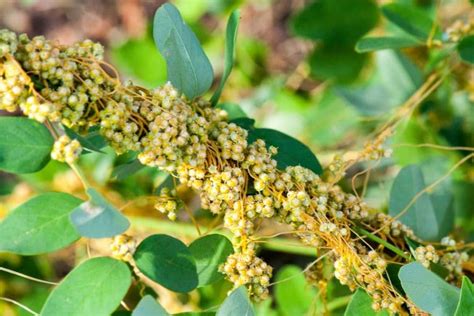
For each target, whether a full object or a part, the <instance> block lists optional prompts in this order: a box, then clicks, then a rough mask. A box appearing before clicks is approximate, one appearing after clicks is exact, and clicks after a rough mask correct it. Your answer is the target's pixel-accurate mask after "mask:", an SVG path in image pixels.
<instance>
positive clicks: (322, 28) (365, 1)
mask: <svg viewBox="0 0 474 316" xmlns="http://www.w3.org/2000/svg"><path fill="white" fill-rule="evenodd" d="M341 8H350V10H341ZM378 17H379V13H378V9H377V4H376V3H375V1H373V0H358V1H354V0H338V1H334V0H319V1H314V2H312V3H311V4H309V5H307V6H305V7H304V9H303V10H302V11H300V12H299V13H298V14H296V15H295V16H294V17H293V18H292V21H291V28H292V30H293V32H294V33H295V34H297V35H299V36H304V37H307V38H310V39H313V40H322V41H324V42H325V43H326V44H330V43H332V44H335V45H338V46H339V47H342V46H345V47H348V46H352V47H353V45H354V44H355V42H356V41H357V39H359V38H360V37H361V36H362V35H364V34H365V33H367V32H368V31H369V30H370V29H371V28H373V27H374V26H375V25H376V23H377V20H378Z"/></svg>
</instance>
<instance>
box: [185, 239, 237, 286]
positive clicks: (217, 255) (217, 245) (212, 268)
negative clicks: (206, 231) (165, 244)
mask: <svg viewBox="0 0 474 316" xmlns="http://www.w3.org/2000/svg"><path fill="white" fill-rule="evenodd" d="M233 250H234V249H233V247H232V243H231V242H230V241H229V239H227V237H225V236H223V235H219V234H212V235H207V236H204V237H201V238H198V239H196V240H195V241H193V242H192V243H191V244H190V245H189V251H191V254H192V255H193V257H194V260H195V261H196V268H197V274H198V279H199V286H204V285H207V284H211V283H214V282H216V281H219V280H221V279H222V278H223V275H222V274H221V273H220V272H219V271H218V268H219V266H220V265H221V264H222V263H224V261H225V260H226V258H227V257H228V256H229V255H230V254H231V253H232V252H233Z"/></svg>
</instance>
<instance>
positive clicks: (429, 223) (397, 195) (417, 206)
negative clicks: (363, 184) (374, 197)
mask: <svg viewBox="0 0 474 316" xmlns="http://www.w3.org/2000/svg"><path fill="white" fill-rule="evenodd" d="M425 187H426V183H425V179H424V177H423V173H422V171H421V169H420V168H419V167H418V166H416V165H411V166H407V167H404V168H403V169H402V170H401V171H400V173H399V174H398V175H397V177H396V178H395V181H394V182H393V185H392V190H391V192H390V205H389V214H390V215H391V216H397V215H398V214H399V213H400V212H402V211H404V210H405V208H407V207H408V206H409V204H410V203H412V204H411V205H410V206H409V207H408V208H407V210H405V211H404V215H402V216H401V217H400V221H401V222H402V223H404V224H405V225H407V226H408V227H410V228H412V229H413V231H414V233H415V235H416V236H418V237H420V238H421V239H424V240H439V239H440V238H441V237H443V236H444V233H445V232H444V231H443V228H442V226H443V225H446V224H447V223H446V221H445V218H446V216H447V214H446V213H447V212H449V208H448V207H447V206H446V205H443V203H433V196H430V195H428V194H427V193H426V192H424V193H423V194H421V192H422V191H423V190H424V189H425ZM412 200H413V201H414V202H411V201H412ZM443 200H447V199H446V197H444V198H443ZM448 201H449V200H448ZM448 230H449V229H448Z"/></svg>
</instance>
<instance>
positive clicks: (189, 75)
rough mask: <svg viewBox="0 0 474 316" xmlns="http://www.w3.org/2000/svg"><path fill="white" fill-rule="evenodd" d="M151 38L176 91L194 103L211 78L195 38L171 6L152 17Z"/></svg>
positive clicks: (166, 5)
mask: <svg viewBox="0 0 474 316" xmlns="http://www.w3.org/2000/svg"><path fill="white" fill-rule="evenodd" d="M153 37H154V39H155V43H156V46H157V47H158V49H159V50H160V52H161V54H162V55H163V57H164V58H165V60H166V65H167V71H168V80H169V81H170V82H171V83H172V84H173V86H174V87H175V88H177V89H178V90H179V91H181V92H182V93H184V94H185V95H186V96H187V97H188V98H189V99H193V98H195V97H197V96H199V95H201V94H203V93H204V92H206V91H207V90H208V89H209V87H210V86H211V84H212V81H213V79H214V74H213V71H212V66H211V64H210V62H209V59H208V58H207V56H206V54H205V53H204V51H203V50H202V48H201V45H200V44H199V41H198V39H197V38H196V35H194V33H193V32H192V31H191V29H190V28H189V27H188V26H187V25H186V23H185V22H184V21H183V19H182V18H181V15H180V13H179V11H178V10H177V9H176V8H175V7H174V6H173V5H172V4H170V3H165V4H163V5H162V6H161V7H160V8H159V9H158V10H157V11H156V13H155V19H154V22H153Z"/></svg>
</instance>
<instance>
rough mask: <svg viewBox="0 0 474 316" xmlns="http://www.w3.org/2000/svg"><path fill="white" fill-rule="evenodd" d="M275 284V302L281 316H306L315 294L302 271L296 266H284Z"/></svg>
mask: <svg viewBox="0 0 474 316" xmlns="http://www.w3.org/2000/svg"><path fill="white" fill-rule="evenodd" d="M275 282H276V285H275V300H276V303H277V306H278V310H279V312H280V313H281V315H285V316H293V315H306V314H307V313H308V311H309V309H310V307H311V305H312V303H314V302H313V301H314V299H315V298H316V295H317V294H316V291H315V290H314V288H312V287H311V286H310V285H309V284H308V283H307V282H306V279H305V277H304V273H303V271H302V270H301V269H300V268H299V267H298V266H294V265H287V266H284V267H283V268H282V269H280V270H279V271H278V273H277V275H276V277H275Z"/></svg>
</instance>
